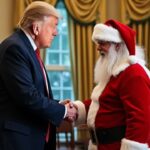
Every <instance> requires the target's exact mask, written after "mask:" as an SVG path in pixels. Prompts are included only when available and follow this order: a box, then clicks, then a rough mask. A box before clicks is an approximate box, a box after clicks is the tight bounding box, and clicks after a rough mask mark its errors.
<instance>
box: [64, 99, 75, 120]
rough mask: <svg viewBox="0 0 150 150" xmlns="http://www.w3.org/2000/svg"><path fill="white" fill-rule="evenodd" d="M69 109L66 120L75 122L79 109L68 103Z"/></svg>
mask: <svg viewBox="0 0 150 150" xmlns="http://www.w3.org/2000/svg"><path fill="white" fill-rule="evenodd" d="M65 106H66V108H67V114H66V117H65V119H67V120H68V121H71V122H72V121H74V120H76V118H77V108H76V107H75V106H74V104H73V103H71V102H70V103H67V104H66V105H65Z"/></svg>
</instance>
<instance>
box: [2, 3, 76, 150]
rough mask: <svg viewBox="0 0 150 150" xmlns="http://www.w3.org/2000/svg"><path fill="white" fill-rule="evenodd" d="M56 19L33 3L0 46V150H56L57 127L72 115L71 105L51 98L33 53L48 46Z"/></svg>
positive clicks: (51, 10) (49, 10) (54, 13)
mask: <svg viewBox="0 0 150 150" xmlns="http://www.w3.org/2000/svg"><path fill="white" fill-rule="evenodd" d="M59 18H60V16H59V14H58V12H57V11H56V9H55V8H54V7H53V6H51V5H49V4H48V3H45V2H40V1H36V2H33V3H31V4H30V5H29V6H28V7H27V9H26V10H25V12H24V14H23V17H22V19H21V20H20V22H19V28H18V29H17V30H16V31H15V32H14V33H13V34H12V35H11V36H10V37H8V38H7V39H5V40H4V41H3V42H2V43H1V44H0V150H55V149H56V148H55V146H56V143H55V142H56V141H55V140H56V138H55V136H56V135H55V134H56V132H55V131H56V129H55V127H56V126H58V125H60V123H61V121H62V120H63V119H64V118H67V119H69V120H73V119H74V117H75V116H76V109H75V108H73V107H71V105H70V104H60V103H58V102H56V101H55V100H54V99H53V96H52V91H51V87H50V83H49V81H48V78H47V74H46V70H45V68H44V66H43V64H42V61H41V60H40V57H39V55H38V54H36V51H37V52H38V50H37V49H40V48H46V47H49V46H50V44H51V42H52V40H53V38H54V37H55V36H56V35H57V28H56V27H57V24H58V19H59ZM47 130H48V131H49V132H47Z"/></svg>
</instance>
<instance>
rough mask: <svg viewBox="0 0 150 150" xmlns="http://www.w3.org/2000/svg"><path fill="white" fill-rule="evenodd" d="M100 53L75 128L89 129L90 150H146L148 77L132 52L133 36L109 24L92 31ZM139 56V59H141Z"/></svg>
mask: <svg viewBox="0 0 150 150" xmlns="http://www.w3.org/2000/svg"><path fill="white" fill-rule="evenodd" d="M92 40H93V41H94V42H95V43H96V44H97V50H98V51H99V53H100V58H99V59H98V61H97V63H96V67H95V82H96V83H97V84H96V86H95V88H94V89H93V92H92V94H91V98H90V99H88V100H84V101H83V103H82V102H81V101H76V102H75V105H76V107H77V108H78V119H77V120H76V124H82V123H85V120H86V122H87V125H88V127H89V131H90V135H91V140H90V142H89V150H148V149H149V146H150V79H149V77H150V73H149V70H148V69H147V68H146V66H145V61H144V59H143V58H142V57H139V56H137V52H136V50H135V32H134V31H133V30H132V29H131V28H129V27H128V26H126V25H124V24H122V23H120V22H118V21H115V20H108V21H106V23H105V24H97V25H95V27H94V31H93V35H92ZM140 56H142V55H140Z"/></svg>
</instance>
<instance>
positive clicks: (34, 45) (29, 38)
mask: <svg viewBox="0 0 150 150" xmlns="http://www.w3.org/2000/svg"><path fill="white" fill-rule="evenodd" d="M21 30H22V31H23V32H24V34H25V35H26V36H27V38H28V40H29V41H30V43H31V45H32V47H33V49H34V51H35V50H36V49H37V46H36V44H35V42H34V40H33V39H32V37H31V36H30V34H29V33H28V32H27V31H25V30H24V29H21Z"/></svg>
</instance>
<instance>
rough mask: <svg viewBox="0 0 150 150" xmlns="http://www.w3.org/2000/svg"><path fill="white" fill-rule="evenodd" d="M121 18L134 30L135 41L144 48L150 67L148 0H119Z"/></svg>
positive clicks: (149, 15)
mask: <svg viewBox="0 0 150 150" xmlns="http://www.w3.org/2000/svg"><path fill="white" fill-rule="evenodd" d="M121 20H122V22H123V23H125V24H128V25H130V26H131V27H132V28H133V29H134V30H135V31H136V43H137V44H138V45H140V46H142V47H143V48H144V49H145V54H146V60H147V63H148V67H149V68H150V42H149V41H150V40H149V39H150V25H149V24H150V0H144V1H141V0H121Z"/></svg>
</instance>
